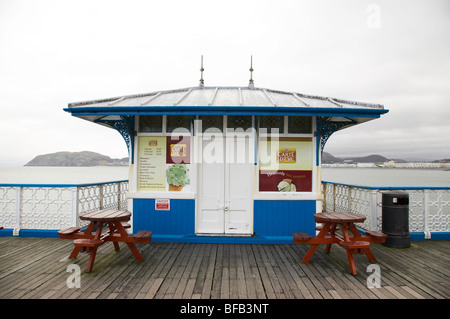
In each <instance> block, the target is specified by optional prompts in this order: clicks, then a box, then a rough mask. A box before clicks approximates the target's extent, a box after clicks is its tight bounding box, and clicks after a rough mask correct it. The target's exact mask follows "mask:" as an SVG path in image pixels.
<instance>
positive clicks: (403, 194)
mask: <svg viewBox="0 0 450 319" xmlns="http://www.w3.org/2000/svg"><path fill="white" fill-rule="evenodd" d="M381 194H383V196H392V197H407V196H409V194H408V193H407V192H402V191H387V192H382V193H381Z"/></svg>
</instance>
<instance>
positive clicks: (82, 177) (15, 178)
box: [0, 166, 128, 184]
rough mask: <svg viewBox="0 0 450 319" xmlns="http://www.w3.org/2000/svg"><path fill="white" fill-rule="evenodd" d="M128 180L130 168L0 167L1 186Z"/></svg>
mask: <svg viewBox="0 0 450 319" xmlns="http://www.w3.org/2000/svg"><path fill="white" fill-rule="evenodd" d="M127 179H128V167H125V166H95V167H37V166H22V167H9V166H8V167H7V166H3V167H0V184H88V183H101V182H111V181H119V180H127Z"/></svg>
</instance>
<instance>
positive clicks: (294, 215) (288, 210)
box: [253, 200, 316, 236]
mask: <svg viewBox="0 0 450 319" xmlns="http://www.w3.org/2000/svg"><path fill="white" fill-rule="evenodd" d="M315 213H316V201H313V200H307V201H304V200H255V202H254V225H253V229H254V231H255V233H256V234H257V235H260V236H292V233H295V232H305V233H308V234H309V235H312V236H315V235H316V233H315V228H316V224H315V221H314V217H313V215H314V214H315Z"/></svg>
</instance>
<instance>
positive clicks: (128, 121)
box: [95, 115, 134, 164]
mask: <svg viewBox="0 0 450 319" xmlns="http://www.w3.org/2000/svg"><path fill="white" fill-rule="evenodd" d="M95 122H100V123H104V124H107V125H109V126H111V127H112V128H114V129H116V130H117V131H118V132H119V133H120V135H122V137H123V139H124V140H125V143H126V144H127V148H128V156H130V158H131V163H132V164H133V163H134V152H133V147H134V116H132V115H121V116H120V120H103V119H101V118H100V119H98V120H96V121H95Z"/></svg>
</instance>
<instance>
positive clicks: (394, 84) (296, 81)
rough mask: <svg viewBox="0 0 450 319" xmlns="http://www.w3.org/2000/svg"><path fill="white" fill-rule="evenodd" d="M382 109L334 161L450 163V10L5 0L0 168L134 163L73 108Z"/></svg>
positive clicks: (0, 30)
mask: <svg viewBox="0 0 450 319" xmlns="http://www.w3.org/2000/svg"><path fill="white" fill-rule="evenodd" d="M201 55H204V67H205V72H204V79H205V85H206V86H227V85H229V86H247V85H248V80H249V71H248V69H249V63H250V55H253V63H254V64H253V67H254V69H255V71H254V73H253V76H254V80H255V86H256V87H262V88H270V89H279V90H286V91H293V92H298V93H304V94H312V95H320V96H327V97H335V98H343V99H348V100H355V101H361V102H373V103H379V104H383V105H385V107H386V108H387V109H389V113H387V114H385V115H383V116H382V117H381V118H380V119H377V120H373V121H370V122H368V123H364V124H361V125H358V126H355V127H353V128H350V129H346V130H343V131H341V132H337V133H335V134H333V135H332V136H331V137H330V139H329V140H328V143H327V145H326V147H325V151H326V152H330V153H331V154H333V155H335V156H364V155H370V154H381V155H383V156H386V157H388V158H426V159H441V158H450V141H449V137H450V1H445V0H442V1H434V0H431V1H410V0H408V1H377V0H371V1H361V0H354V1H335V0H330V1H299V0H295V1H285V0H277V1H264V0H257V1H246V0H238V1H234V0H227V1H223V0H222V1H213V0H208V1H195V0H190V1H150V0H147V1H135V0H126V1H111V0H107V1H95V0H89V1H81V0H73V1H65V0H55V1H50V0H38V1H37V0H0V112H1V113H0V134H1V139H0V150H1V153H0V154H1V155H0V165H24V164H26V163H27V162H28V161H30V160H31V159H33V158H34V157H35V156H37V155H40V154H46V153H52V152H57V151H83V150H89V151H95V152H99V153H102V154H105V155H108V156H110V157H113V158H121V157H126V156H128V153H127V148H126V145H125V142H124V141H123V139H122V137H121V136H120V134H119V133H118V132H116V131H114V130H111V129H108V128H105V127H103V126H99V125H95V124H93V123H90V122H87V121H83V120H80V119H78V118H75V117H72V116H71V115H70V114H69V113H67V112H64V111H63V108H64V107H67V104H68V103H71V102H78V101H84V100H93V99H98V98H108V97H115V96H120V95H129V94H137V93H147V92H153V91H157V90H168V89H175V88H185V87H191V86H196V85H198V82H199V79H200V72H199V68H200V56H201Z"/></svg>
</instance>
